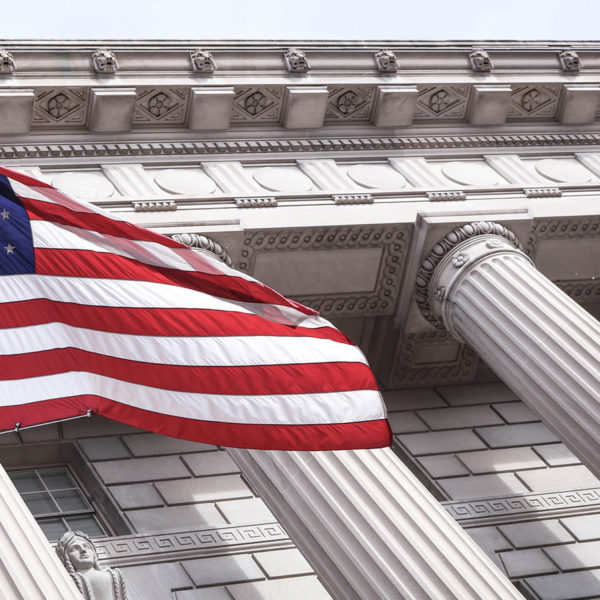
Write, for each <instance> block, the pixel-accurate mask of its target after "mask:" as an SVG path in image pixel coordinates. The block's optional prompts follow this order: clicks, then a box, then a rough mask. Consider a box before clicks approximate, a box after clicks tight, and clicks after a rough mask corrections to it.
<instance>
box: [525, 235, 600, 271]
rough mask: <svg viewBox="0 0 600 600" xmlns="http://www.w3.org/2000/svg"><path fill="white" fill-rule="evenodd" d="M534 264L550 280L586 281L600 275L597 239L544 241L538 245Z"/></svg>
mask: <svg viewBox="0 0 600 600" xmlns="http://www.w3.org/2000/svg"><path fill="white" fill-rule="evenodd" d="M535 264H536V267H537V268H538V270H540V271H541V272H542V273H543V274H544V275H546V277H548V278H550V279H552V280H563V281H564V280H569V279H570V280H579V281H581V280H587V279H591V278H592V277H598V275H600V252H599V251H598V238H597V237H580V238H572V239H557V238H554V239H546V240H541V241H540V242H539V244H538V248H537V252H536V255H535Z"/></svg>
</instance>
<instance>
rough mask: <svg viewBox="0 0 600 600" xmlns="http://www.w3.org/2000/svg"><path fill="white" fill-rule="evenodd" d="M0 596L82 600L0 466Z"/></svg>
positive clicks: (7, 598)
mask: <svg viewBox="0 0 600 600" xmlns="http://www.w3.org/2000/svg"><path fill="white" fill-rule="evenodd" d="M0 598H2V600H82V596H81V594H80V593H79V591H78V590H77V588H76V587H75V584H74V583H73V580H72V579H71V577H70V576H69V574H68V573H67V571H66V570H65V568H64V567H63V566H62V565H61V564H60V562H59V560H58V557H57V556H56V553H55V552H54V550H53V548H52V546H51V545H50V544H49V543H48V540H47V539H46V537H45V536H44V534H43V533H42V531H41V529H40V528H39V527H38V525H37V523H36V522H35V519H34V518H33V517H32V516H31V513H30V512H29V510H28V509H27V507H26V506H25V503H24V502H23V500H22V498H21V496H20V495H19V493H18V492H17V490H16V489H15V487H14V485H13V484H12V481H11V480H10V479H9V478H8V476H7V474H6V472H5V471H4V469H3V468H2V467H1V466H0Z"/></svg>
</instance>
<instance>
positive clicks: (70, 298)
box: [0, 274, 331, 329]
mask: <svg viewBox="0 0 600 600" xmlns="http://www.w3.org/2000/svg"><path fill="white" fill-rule="evenodd" d="M38 298H48V299H49V300H53V301H55V302H71V303H74V304H83V305H85V304H87V305H89V306H112V307H123V308H192V309H205V310H222V311H227V312H239V313H246V314H256V315H259V316H263V313H265V312H266V311H268V310H269V309H271V306H272V305H270V304H263V303H259V302H240V301H237V300H227V299H222V298H218V297H216V296H211V295H210V294H205V293H204V292H201V291H198V290H192V289H189V288H184V287H180V286H177V285H169V284H166V283H156V282H152V281H129V280H127V279H92V278H79V277H62V276H53V275H35V274H25V275H4V276H3V277H2V285H0V304H2V303H10V302H22V301H25V300H36V299H38ZM275 309H276V310H277V311H279V312H280V313H281V315H282V319H281V320H279V322H291V323H293V324H295V325H301V326H302V327H308V328H311V329H318V328H320V327H331V324H330V323H329V321H327V320H326V319H323V318H322V317H319V316H316V315H315V316H311V315H305V314H304V313H301V312H300V311H297V310H295V309H293V308H291V307H287V306H276V307H275ZM265 318H267V319H269V320H271V321H273V320H274V319H273V316H272V315H270V316H266V317H265Z"/></svg>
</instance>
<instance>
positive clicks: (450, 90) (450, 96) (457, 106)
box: [415, 85, 469, 119]
mask: <svg viewBox="0 0 600 600" xmlns="http://www.w3.org/2000/svg"><path fill="white" fill-rule="evenodd" d="M418 87H419V96H418V98H417V108H416V111H415V119H432V118H434V119H437V118H444V119H462V118H464V116H465V114H466V110H467V98H468V95H469V86H466V85H462V86H418Z"/></svg>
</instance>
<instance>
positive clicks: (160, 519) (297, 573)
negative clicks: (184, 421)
mask: <svg viewBox="0 0 600 600" xmlns="http://www.w3.org/2000/svg"><path fill="white" fill-rule="evenodd" d="M61 459H64V460H61ZM71 459H73V460H71ZM0 462H1V463H3V464H4V466H5V468H7V470H10V469H14V468H19V467H22V468H30V467H44V466H51V465H55V464H57V462H62V463H63V464H65V463H69V462H75V463H77V464H70V465H69V466H70V468H71V470H72V471H73V472H74V473H75V475H76V476H77V477H78V479H79V480H80V482H83V483H84V487H86V489H87V492H88V493H89V494H90V496H92V500H93V501H94V502H95V504H96V505H97V506H100V507H101V508H102V509H103V513H104V517H105V519H106V521H107V522H108V524H109V526H110V525H111V522H112V525H113V529H116V530H118V532H119V534H120V535H109V536H108V537H106V538H96V539H95V543H96V547H97V550H98V553H99V556H100V559H101V564H102V565H103V566H117V567H119V568H120V569H121V570H122V572H123V575H124V578H125V581H126V583H127V587H128V592H129V598H130V600H166V599H168V600H255V599H256V600H263V599H270V598H286V600H306V598H310V599H311V600H312V599H314V600H330V598H331V597H330V595H329V594H328V593H327V592H326V591H325V589H324V588H323V586H322V585H321V583H320V582H319V580H318V579H317V577H316V576H315V574H314V572H313V569H312V568H311V567H310V565H309V564H308V563H307V562H306V560H305V559H304V557H303V556H302V554H301V553H300V552H299V551H298V550H297V549H296V548H295V546H294V544H293V543H292V541H291V540H290V539H289V537H288V535H287V534H286V532H285V531H284V530H283V528H282V527H281V526H280V525H279V524H278V523H277V522H276V519H275V517H274V516H273V515H272V513H271V512H270V511H269V510H268V509H267V507H266V506H265V504H264V503H263V501H262V500H261V499H260V498H258V497H257V496H256V494H255V493H254V492H253V490H252V489H251V488H250V487H249V486H248V484H247V482H246V481H245V480H244V478H243V476H242V475H241V473H240V471H239V469H238V468H237V466H236V464H235V463H234V462H233V460H232V459H231V458H230V456H229V454H228V453H227V452H226V451H225V450H224V449H222V448H219V447H216V446H211V445H207V444H199V443H195V442H188V441H184V440H178V439H174V438H169V437H165V436H161V435H157V434H154V433H148V432H144V431H141V430H138V429H135V428H132V427H129V426H126V425H122V424H120V423H117V422H114V421H109V420H107V419H103V418H100V417H96V416H93V417H91V418H84V419H78V420H73V421H68V422H64V423H61V424H59V425H56V424H54V425H47V426H44V427H39V428H35V429H29V430H22V431H21V432H20V433H19V434H15V433H10V434H4V435H1V436H0Z"/></svg>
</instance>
